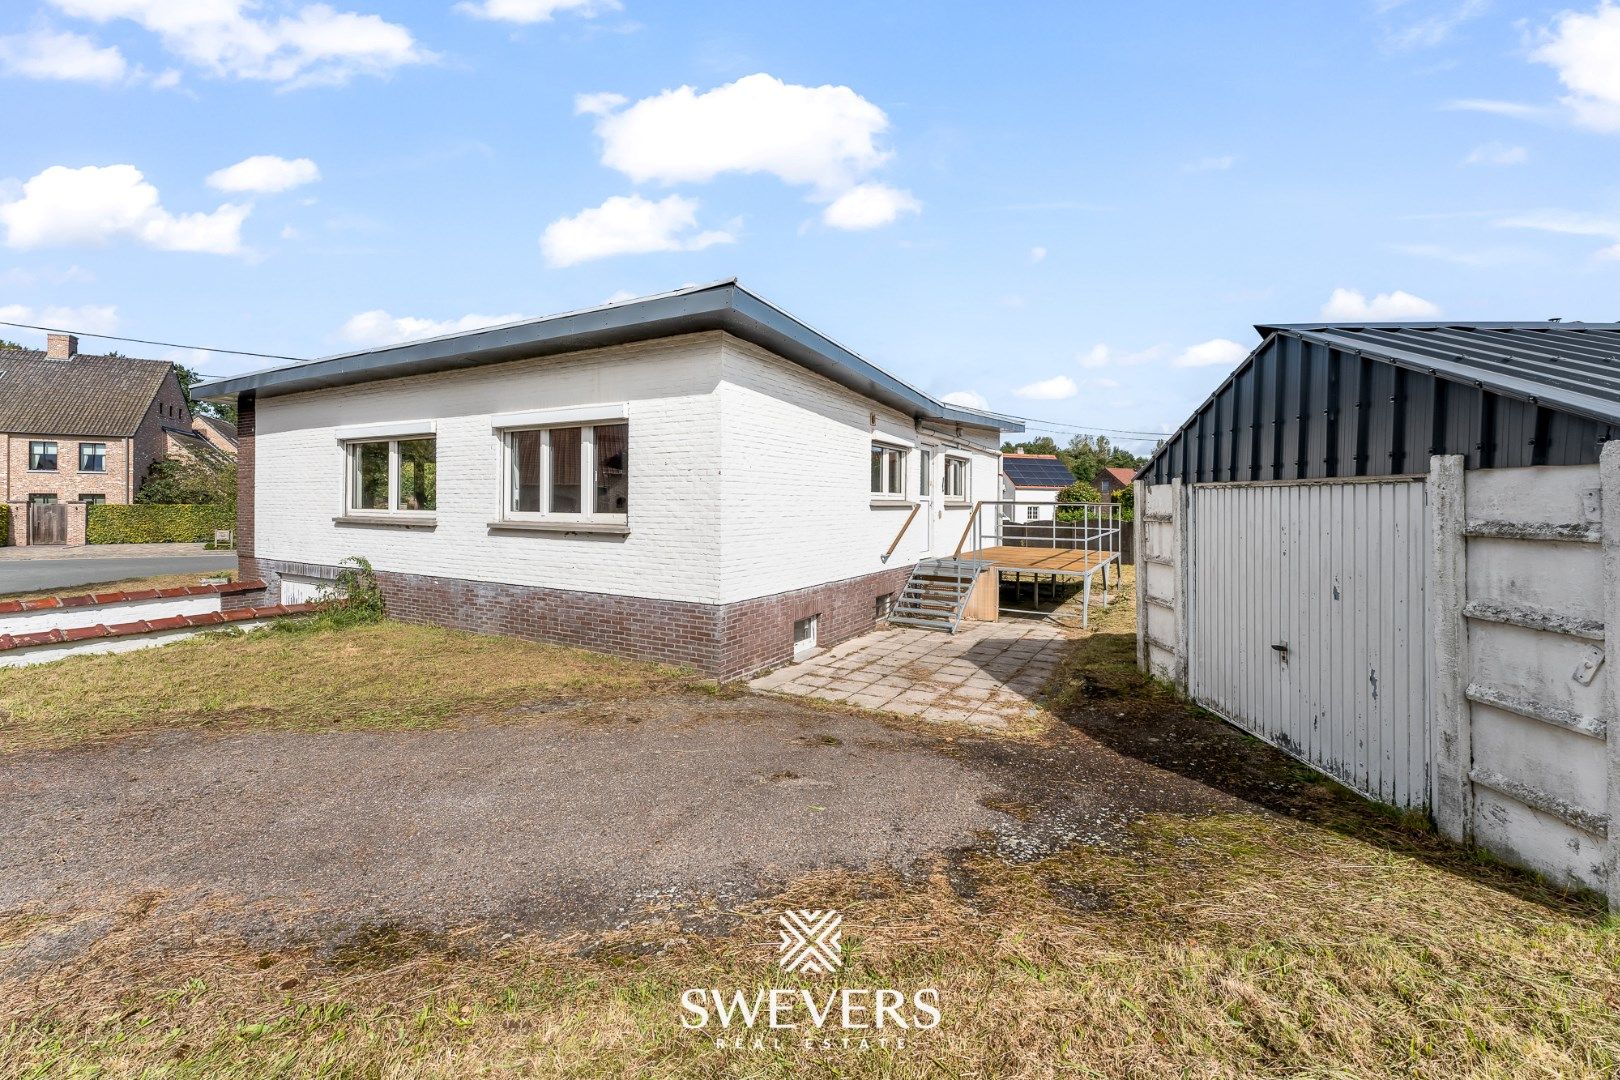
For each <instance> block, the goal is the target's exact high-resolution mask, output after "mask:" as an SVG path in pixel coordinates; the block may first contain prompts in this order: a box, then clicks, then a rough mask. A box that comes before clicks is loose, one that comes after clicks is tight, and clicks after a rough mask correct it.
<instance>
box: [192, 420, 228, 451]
mask: <svg viewBox="0 0 1620 1080" xmlns="http://www.w3.org/2000/svg"><path fill="white" fill-rule="evenodd" d="M191 430H192V432H193V433H194V434H195V435H196V436H197V437H198V438H200V439H202V440H203V441H204V442H206V443H207V444H208V445H209V446H212V447H213V448H214V449H215V450H218V451H219V452H220V453H222V454H229V455H230V456H231V457H235V456H236V425H235V424H233V423H231V422H230V421H229V420H221V419H220V418H219V417H217V416H205V415H203V414H201V413H199V414H197V415H196V416H193V417H192V418H191Z"/></svg>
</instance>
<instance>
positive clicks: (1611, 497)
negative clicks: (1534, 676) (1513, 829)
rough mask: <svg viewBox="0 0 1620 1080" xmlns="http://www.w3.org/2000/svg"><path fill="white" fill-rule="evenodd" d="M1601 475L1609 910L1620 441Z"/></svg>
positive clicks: (1618, 743) (1613, 868)
mask: <svg viewBox="0 0 1620 1080" xmlns="http://www.w3.org/2000/svg"><path fill="white" fill-rule="evenodd" d="M1598 477H1599V486H1600V490H1601V495H1600V496H1599V498H1600V499H1601V501H1602V513H1603V519H1602V520H1603V540H1602V543H1603V655H1604V658H1605V660H1606V662H1605V664H1604V666H1603V667H1604V669H1603V670H1602V671H1600V672H1599V673H1598V678H1600V679H1602V680H1603V694H1602V698H1601V702H1602V705H1601V707H1602V709H1603V721H1604V723H1605V725H1606V730H1605V732H1604V756H1605V761H1606V765H1607V772H1608V791H1607V795H1608V800H1607V801H1608V805H1607V806H1606V807H1605V808H1604V809H1605V813H1606V819H1607V823H1608V837H1607V841H1606V843H1607V845H1608V851H1607V853H1606V858H1605V859H1604V870H1605V875H1604V892H1605V893H1607V894H1608V898H1609V910H1610V911H1615V910H1620V826H1617V824H1616V821H1617V818H1620V672H1617V671H1616V670H1615V668H1616V663H1617V662H1620V661H1617V657H1620V442H1613V441H1611V442H1606V443H1604V444H1603V451H1602V453H1601V454H1600V455H1599V457H1598Z"/></svg>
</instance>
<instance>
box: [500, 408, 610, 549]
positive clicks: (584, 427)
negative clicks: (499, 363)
mask: <svg viewBox="0 0 1620 1080" xmlns="http://www.w3.org/2000/svg"><path fill="white" fill-rule="evenodd" d="M614 428H619V429H622V430H623V446H624V450H623V454H624V463H623V469H622V476H621V478H620V479H621V481H622V484H623V488H624V500H625V505H624V507H623V508H622V509H614V508H612V507H601V506H598V505H597V499H598V492H597V486H598V483H599V481H600V480H602V479H603V477H600V476H598V470H597V466H598V459H599V457H600V456H601V453H602V452H603V451H604V448H603V447H599V445H598V441H597V440H598V435H599V433H601V432H602V431H604V430H608V429H614ZM494 429H495V434H496V435H497V436H498V438H499V439H500V448H501V449H500V477H501V481H500V506H499V510H498V513H497V516H496V518H495V520H494V521H493V522H491V523H490V524H491V525H492V526H493V527H496V528H501V527H508V528H517V529H523V528H532V529H539V530H543V531H562V532H568V531H582V532H590V531H598V532H628V531H629V527H630V509H629V501H630V500H629V496H630V467H629V458H630V441H631V433H630V418H629V410H628V408H627V407H625V406H623V405H616V406H600V407H589V408H563V409H554V410H543V411H539V412H534V413H518V414H512V415H509V416H505V417H496V418H495V423H494ZM565 433H566V434H565ZM530 436H532V437H535V438H538V440H539V443H538V446H537V447H536V448H535V450H536V455H535V456H536V462H535V468H536V470H537V474H538V475H537V476H536V477H535V482H534V484H533V485H526V484H524V483H523V482H522V481H523V479H524V478H523V477H522V476H520V472H519V470H520V468H521V466H522V460H521V457H522V452H521V451H520V450H519V448H518V445H517V444H518V442H519V440H520V439H524V438H525V437H530ZM559 436H560V437H562V438H564V439H567V440H569V441H570V442H572V441H573V440H574V439H576V438H577V440H578V446H579V465H578V478H579V484H578V487H579V494H578V505H579V508H578V509H577V510H570V509H563V510H558V509H556V508H555V505H556V504H555V499H556V496H557V489H556V485H555V478H556V473H555V469H554V465H555V456H554V455H555V451H556V449H557V445H556V443H557V440H558V438H559ZM568 449H569V450H570V451H571V450H572V447H571V446H570V447H569V448H568ZM530 486H532V487H534V488H535V489H536V494H537V498H536V499H535V501H534V508H532V509H519V508H518V506H519V502H520V496H521V494H522V493H523V492H524V491H525V490H526V489H527V488H529V487H530ZM611 486H614V487H616V486H618V485H617V484H613V485H611Z"/></svg>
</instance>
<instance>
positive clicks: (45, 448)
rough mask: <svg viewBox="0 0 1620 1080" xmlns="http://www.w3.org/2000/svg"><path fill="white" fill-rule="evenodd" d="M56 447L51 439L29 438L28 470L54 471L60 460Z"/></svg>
mask: <svg viewBox="0 0 1620 1080" xmlns="http://www.w3.org/2000/svg"><path fill="white" fill-rule="evenodd" d="M57 449H58V448H57V444H56V442H55V440H53V439H33V440H30V441H29V443H28V471H29V472H56V470H57V468H58V467H59V464H60V460H61V459H60V456H59V454H58V453H57ZM47 462H49V464H47Z"/></svg>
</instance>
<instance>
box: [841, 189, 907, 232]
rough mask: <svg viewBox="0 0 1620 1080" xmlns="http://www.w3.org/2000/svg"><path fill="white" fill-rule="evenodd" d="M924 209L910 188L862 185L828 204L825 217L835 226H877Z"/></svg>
mask: <svg viewBox="0 0 1620 1080" xmlns="http://www.w3.org/2000/svg"><path fill="white" fill-rule="evenodd" d="M921 212H922V203H920V202H918V201H917V200H916V198H915V197H913V196H912V194H911V192H909V191H901V190H900V189H899V188H892V187H889V186H888V185H887V184H858V185H856V186H855V187H852V188H850V189H849V190H848V191H846V192H844V193H843V194H842V195H840V196H838V198H836V199H834V200H833V201H832V202H831V203H830V204H828V206H827V209H825V210H823V211H822V212H821V220H822V221H824V222H826V223H827V224H828V225H831V226H832V227H833V228H835V229H876V228H878V227H880V226H883V225H890V224H893V223H894V221H895V219H897V218H898V217H899V216H900V215H901V214H917V213H921Z"/></svg>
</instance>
